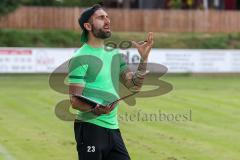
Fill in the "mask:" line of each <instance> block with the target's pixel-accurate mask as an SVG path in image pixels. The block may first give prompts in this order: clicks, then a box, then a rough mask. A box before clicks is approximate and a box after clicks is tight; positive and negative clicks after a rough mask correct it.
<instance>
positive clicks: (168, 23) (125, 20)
mask: <svg viewBox="0 0 240 160" xmlns="http://www.w3.org/2000/svg"><path fill="white" fill-rule="evenodd" d="M81 10H82V8H67V7H66V8H65V7H64V8H62V7H21V8H19V9H17V10H16V11H15V12H13V13H11V14H9V15H7V16H4V17H1V19H0V28H25V29H26V28H28V29H56V28H58V29H69V30H79V26H78V23H77V19H78V17H79V15H80V12H81ZM107 12H108V13H109V16H110V18H111V23H112V30H113V31H136V32H147V31H154V32H209V33H212V32H240V12H238V11H216V10H206V11H202V10H191V11H189V10H188V11H184V10H128V9H124V10H122V9H107Z"/></svg>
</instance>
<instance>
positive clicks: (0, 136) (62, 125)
mask: <svg viewBox="0 0 240 160" xmlns="http://www.w3.org/2000/svg"><path fill="white" fill-rule="evenodd" d="M163 79H164V80H166V81H168V82H170V83H171V84H172V85H173V87H174V89H173V90H172V91H171V92H170V93H168V94H166V95H162V96H159V97H152V98H138V99H137V105H136V106H134V107H127V106H126V104H125V103H122V104H121V106H120V113H119V114H121V115H124V113H126V112H127V113H129V114H133V113H135V112H136V111H138V110H141V112H142V113H155V112H158V110H161V111H162V112H164V113H174V114H177V113H183V114H184V113H188V112H189V110H190V109H191V111H192V121H179V122H178V121H155V122H149V121H148V122H146V121H145V122H144V121H132V122H130V121H127V120H126V119H121V121H120V127H121V131H122V136H123V137H124V140H125V142H126V146H127V148H128V151H129V153H130V155H131V157H132V159H133V160H239V157H240V134H239V132H240V93H239V90H240V85H239V80H240V77H219V76H218V77H203V76H197V77H192V76H173V75H172V76H171V75H170V76H164V77H163ZM0 89H1V92H0V113H1V114H0V160H73V159H77V154H76V149H75V140H74V135H73V123H72V122H66V121H62V120H60V119H58V118H57V117H56V116H55V114H54V107H55V104H56V103H57V102H59V101H60V100H63V99H65V98H67V96H66V95H62V94H60V93H57V92H55V91H53V90H52V89H51V88H49V86H48V75H0Z"/></svg>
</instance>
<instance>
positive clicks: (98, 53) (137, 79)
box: [68, 5, 153, 160]
mask: <svg viewBox="0 0 240 160" xmlns="http://www.w3.org/2000/svg"><path fill="white" fill-rule="evenodd" d="M79 25H80V27H81V28H82V30H83V33H82V36H81V41H82V42H83V46H82V47H81V48H80V49H78V50H77V51H76V52H75V53H74V55H73V57H72V59H71V60H70V62H69V76H68V83H69V95H70V102H71V104H72V107H73V108H74V109H76V110H78V112H77V117H76V121H75V122H74V131H75V139H76V142H77V151H78V156H79V159H80V160H130V156H129V154H128V152H127V149H126V147H125V145H124V142H123V140H122V137H121V133H120V130H119V125H118V120H117V110H118V104H117V103H113V104H111V105H110V106H107V105H108V104H109V103H110V102H113V101H115V100H117V99H119V98H120V97H119V95H118V92H119V91H118V90H119V89H118V86H119V81H120V82H121V83H122V84H123V85H124V86H126V87H127V88H128V89H129V90H130V91H131V92H133V93H136V92H139V91H140V88H141V86H142V83H143V79H144V75H145V74H146V64H147V59H148V55H149V53H150V50H151V48H152V45H153V33H151V32H150V33H148V37H147V39H146V41H144V42H143V43H141V44H140V43H137V42H134V41H132V44H133V45H134V46H135V47H136V48H137V49H138V52H139V54H140V55H141V60H140V63H139V65H138V69H137V71H136V72H134V73H133V72H131V71H130V69H129V68H128V66H127V64H126V63H125V62H124V60H123V58H122V56H121V55H120V54H119V52H118V50H117V49H113V50H111V51H106V50H105V48H104V39H106V38H109V37H110V36H111V31H110V19H109V17H108V14H107V13H106V12H105V11H104V9H103V8H102V7H101V6H100V5H94V6H93V7H91V8H88V9H86V10H84V11H83V13H82V14H81V16H80V18H79ZM79 96H84V97H86V98H88V99H91V100H92V101H94V102H95V103H96V105H95V106H93V105H92V104H89V103H87V102H86V101H85V100H83V99H80V98H79Z"/></svg>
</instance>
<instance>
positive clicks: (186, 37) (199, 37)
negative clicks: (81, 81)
mask: <svg viewBox="0 0 240 160" xmlns="http://www.w3.org/2000/svg"><path fill="white" fill-rule="evenodd" d="M80 36H81V33H80V32H74V31H69V30H17V29H0V46H4V47H80ZM145 38H146V33H139V32H113V33H112V37H111V38H110V39H107V40H106V41H113V42H115V43H116V44H119V43H120V42H121V41H123V40H135V41H141V40H144V39H145ZM154 48H186V49H187V48H192V49H194V48H196V49H239V48H240V33H231V34H225V33H217V34H206V33H154Z"/></svg>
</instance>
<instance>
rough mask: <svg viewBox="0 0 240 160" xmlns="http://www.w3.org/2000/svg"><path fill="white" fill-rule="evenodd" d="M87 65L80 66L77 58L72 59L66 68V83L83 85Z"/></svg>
mask: <svg viewBox="0 0 240 160" xmlns="http://www.w3.org/2000/svg"><path fill="white" fill-rule="evenodd" d="M87 68H88V65H87V64H85V65H81V64H80V63H79V61H78V60H77V58H73V59H71V60H70V62H69V66H68V83H78V84H82V85H85V83H86V82H85V76H86V72H87Z"/></svg>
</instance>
